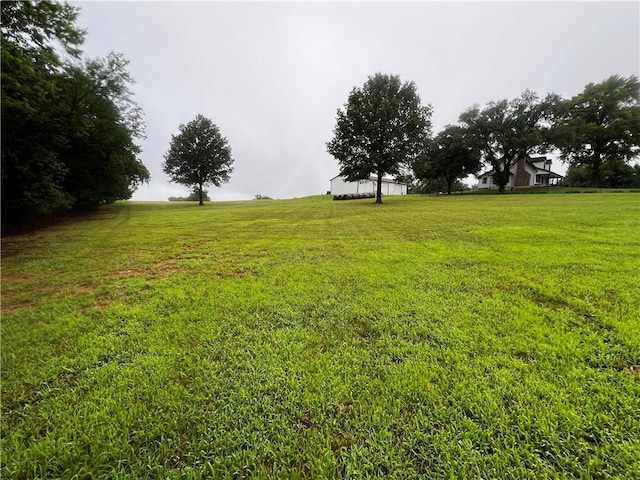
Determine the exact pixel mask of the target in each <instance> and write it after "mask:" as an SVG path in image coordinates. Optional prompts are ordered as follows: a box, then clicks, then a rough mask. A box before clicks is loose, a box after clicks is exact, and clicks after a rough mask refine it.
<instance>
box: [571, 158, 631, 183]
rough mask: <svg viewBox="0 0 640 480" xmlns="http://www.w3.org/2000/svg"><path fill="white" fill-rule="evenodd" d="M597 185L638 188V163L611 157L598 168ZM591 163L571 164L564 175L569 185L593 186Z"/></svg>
mask: <svg viewBox="0 0 640 480" xmlns="http://www.w3.org/2000/svg"><path fill="white" fill-rule="evenodd" d="M598 170H599V171H598V173H597V176H598V179H599V180H598V185H599V186H600V187H601V188H640V165H634V166H631V165H629V164H628V163H626V162H625V161H623V160H614V159H611V160H609V161H607V162H605V163H604V164H602V165H600V167H599V169H598ZM593 179H594V172H593V165H591V164H588V163H587V164H582V165H577V164H572V165H570V166H569V169H568V170H567V174H566V176H565V177H564V181H563V183H564V185H566V186H569V187H593V185H594V182H593Z"/></svg>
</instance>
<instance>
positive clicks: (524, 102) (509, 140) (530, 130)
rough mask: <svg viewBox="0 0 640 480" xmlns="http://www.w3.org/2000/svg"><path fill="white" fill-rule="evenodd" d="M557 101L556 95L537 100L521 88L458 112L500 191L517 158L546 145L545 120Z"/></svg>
mask: <svg viewBox="0 0 640 480" xmlns="http://www.w3.org/2000/svg"><path fill="white" fill-rule="evenodd" d="M558 102H559V97H558V96H557V95H553V94H551V95H548V96H547V97H546V98H545V99H544V100H542V101H540V100H539V99H538V96H537V95H536V94H535V93H533V92H530V91H525V92H524V93H523V94H522V95H521V96H520V97H518V98H516V99H514V100H511V101H508V100H500V101H497V102H490V103H489V104H488V105H487V106H486V107H485V108H484V109H480V108H479V107H478V106H474V107H472V108H470V109H468V110H466V111H465V112H463V113H462V114H461V115H460V118H459V120H460V122H461V124H462V127H463V130H464V133H465V135H466V136H467V138H469V139H471V140H472V142H473V144H474V145H477V147H478V148H479V149H480V151H481V153H482V157H483V160H484V162H485V163H486V164H488V165H489V166H491V167H492V169H493V170H494V174H493V180H494V182H495V183H496V185H498V190H499V192H500V193H503V192H504V190H505V186H506V185H507V183H509V176H510V170H511V168H512V167H513V166H514V165H515V164H516V163H517V161H518V160H519V159H520V158H524V157H526V156H527V155H529V154H532V153H536V152H539V151H541V150H542V149H544V147H545V146H546V145H547V143H548V138H549V121H550V119H551V117H552V114H553V108H554V107H555V106H556V105H557V104H558Z"/></svg>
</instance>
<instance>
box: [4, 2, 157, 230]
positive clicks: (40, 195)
mask: <svg viewBox="0 0 640 480" xmlns="http://www.w3.org/2000/svg"><path fill="white" fill-rule="evenodd" d="M1 7H2V49H1V54H2V102H1V104H2V213H3V216H2V221H3V224H5V223H6V224H14V225H16V224H20V223H23V222H25V221H27V220H29V219H30V218H33V217H40V216H44V215H48V214H51V213H53V212H57V211H62V210H67V209H69V208H74V207H86V206H93V205H97V204H101V203H105V202H112V201H114V200H117V199H126V198H130V197H131V194H132V192H133V191H134V190H135V189H136V188H137V186H138V185H139V184H140V183H141V182H143V181H146V180H148V179H149V172H148V170H147V169H146V168H145V166H144V165H143V164H142V162H141V161H140V160H139V158H138V155H139V153H140V147H139V146H138V145H136V143H135V141H136V139H140V138H142V137H143V131H144V125H143V121H142V111H141V110H140V108H139V107H138V106H137V105H136V104H135V102H133V100H132V93H131V91H130V89H129V85H130V84H131V83H132V82H133V80H132V79H131V77H130V76H129V74H128V72H127V70H126V66H127V64H128V62H127V61H126V60H125V59H124V57H122V55H118V54H110V55H108V56H107V57H106V58H105V59H97V60H90V61H87V62H85V63H81V59H80V46H81V45H82V42H83V41H84V35H85V32H84V31H83V30H80V29H78V28H77V27H76V26H75V21H76V19H77V15H78V9H77V8H75V7H71V6H69V5H67V4H66V3H65V4H58V3H54V2H50V1H41V2H2V4H1ZM63 56H64V57H66V60H64V59H63V58H62V57H63Z"/></svg>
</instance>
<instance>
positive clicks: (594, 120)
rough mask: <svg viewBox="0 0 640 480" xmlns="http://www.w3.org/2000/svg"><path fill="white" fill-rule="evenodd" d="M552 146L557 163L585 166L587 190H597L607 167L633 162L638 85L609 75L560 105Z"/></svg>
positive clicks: (638, 148) (638, 130)
mask: <svg viewBox="0 0 640 480" xmlns="http://www.w3.org/2000/svg"><path fill="white" fill-rule="evenodd" d="M558 117H559V118H558V120H557V122H556V126H555V128H554V131H553V133H554V141H553V143H554V144H555V145H556V146H557V147H558V149H559V150H560V152H561V157H560V158H561V159H563V160H565V161H568V162H570V163H571V164H572V165H575V166H588V170H589V171H590V172H591V186H595V187H599V186H601V182H602V181H603V180H604V177H603V176H604V174H605V172H606V171H607V170H611V169H613V170H615V169H616V168H618V167H617V166H615V165H612V166H611V168H609V167H607V164H608V163H611V162H614V163H615V162H619V161H625V162H628V161H630V160H632V159H634V158H637V156H638V154H639V152H640V82H639V81H638V77H636V76H630V77H627V78H624V77H621V76H618V75H613V76H611V77H609V78H607V79H606V80H604V81H603V82H601V83H597V84H593V83H589V84H588V85H586V86H585V88H584V90H583V91H582V92H581V93H579V94H578V95H576V96H574V97H573V98H571V99H570V100H567V101H565V102H563V104H562V105H561V109H560V112H559V115H558Z"/></svg>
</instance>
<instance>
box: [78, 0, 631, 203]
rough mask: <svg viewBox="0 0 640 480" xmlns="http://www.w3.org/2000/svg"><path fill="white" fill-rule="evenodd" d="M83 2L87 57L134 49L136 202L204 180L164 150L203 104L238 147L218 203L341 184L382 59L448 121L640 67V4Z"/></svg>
mask: <svg viewBox="0 0 640 480" xmlns="http://www.w3.org/2000/svg"><path fill="white" fill-rule="evenodd" d="M69 3H70V4H72V5H74V6H77V7H79V8H80V15H79V17H78V22H77V23H78V25H79V26H80V27H81V28H85V29H86V30H87V38H86V41H85V44H84V48H83V51H84V56H85V57H88V58H95V57H104V56H106V55H107V54H108V53H109V52H111V51H114V52H120V53H122V54H124V56H125V57H126V58H127V59H128V60H129V61H130V63H129V72H130V73H131V75H132V77H133V78H134V79H135V80H136V84H135V85H134V86H133V92H134V100H135V101H136V102H137V103H138V105H139V106H140V107H142V109H143V110H144V112H145V121H146V139H145V140H143V141H142V143H141V147H142V155H141V159H142V161H143V163H144V164H145V166H146V167H147V168H148V169H149V172H150V173H151V181H150V182H149V184H147V185H144V186H142V187H140V188H139V189H138V190H137V191H136V193H135V194H134V196H133V199H134V200H154V201H157V200H167V199H168V197H170V196H184V195H186V194H187V193H188V188H187V187H185V186H183V185H178V184H174V183H171V182H170V181H169V179H168V177H167V176H166V175H165V174H164V173H163V172H162V162H163V156H164V154H165V153H166V152H167V150H168V149H169V145H170V142H171V136H172V135H176V134H177V133H178V132H179V126H180V125H181V124H186V123H188V122H189V121H191V120H193V119H194V118H195V117H196V115H197V114H202V115H204V116H206V117H208V118H210V119H211V120H212V121H213V123H215V124H216V125H217V126H218V127H219V129H220V131H221V133H222V135H223V136H225V137H226V138H227V140H228V142H229V145H230V146H231V149H232V156H233V158H234V172H233V173H232V175H231V179H230V181H229V183H227V184H224V185H223V186H221V187H219V188H218V187H213V186H212V187H210V188H209V196H210V197H211V199H212V200H213V201H216V200H217V201H223V200H244V199H252V198H254V197H255V195H258V194H259V195H267V196H270V197H272V198H295V197H303V196H308V195H318V194H323V193H326V191H327V190H329V187H330V185H329V180H330V179H331V178H333V177H334V176H336V175H337V174H338V172H339V165H338V163H337V161H336V160H335V159H334V158H333V157H331V156H330V155H329V154H328V153H327V151H326V143H327V142H328V141H329V140H331V138H332V136H333V128H334V126H335V123H336V111H337V110H338V108H340V107H342V106H343V105H344V104H345V103H346V101H347V98H348V95H349V92H350V91H351V90H352V89H353V88H354V87H356V86H357V87H360V86H362V85H363V84H364V83H365V82H366V81H367V78H368V77H369V76H370V75H373V74H375V73H377V72H381V73H385V74H393V75H399V76H400V79H401V80H402V81H413V82H414V83H415V85H416V88H417V91H418V94H419V95H420V99H421V101H422V103H423V104H430V105H431V106H432V107H433V115H432V117H431V121H432V131H433V133H434V134H436V133H437V132H439V131H440V130H441V129H442V128H443V127H444V126H445V125H448V124H455V123H456V122H457V119H458V116H459V115H460V113H462V112H463V111H464V110H466V109H467V108H469V107H471V106H473V105H474V104H479V105H481V106H482V105H485V104H486V103H488V102H490V101H493V100H501V99H513V98H515V97H517V96H519V95H520V94H521V93H522V92H523V91H524V90H526V89H529V90H532V91H534V92H537V93H538V94H539V95H541V96H544V95H546V94H547V93H551V92H553V93H557V94H560V95H562V96H564V97H571V96H573V95H575V94H577V93H579V92H580V91H582V89H583V88H584V86H585V85H586V84H588V83H597V82H600V81H602V80H604V79H606V78H607V77H609V76H611V75H614V74H617V75H622V76H629V75H639V74H640V2H619V3H618V2H477V1H476V2H457V1H453V2H451V1H450V2H426V1H425V2H408V3H404V2H402V3H401V2H363V1H360V2H336V3H333V2H332V3H329V2H318V3H314V2H295V3H294V2H278V3H276V2H157V1H156V2H106V1H103V2H87V1H84V2H69ZM552 169H553V170H554V171H556V172H559V173H563V172H564V171H565V169H566V167H565V166H563V165H561V164H560V163H559V162H555V163H554V165H553V168H552ZM468 181H470V180H468Z"/></svg>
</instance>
